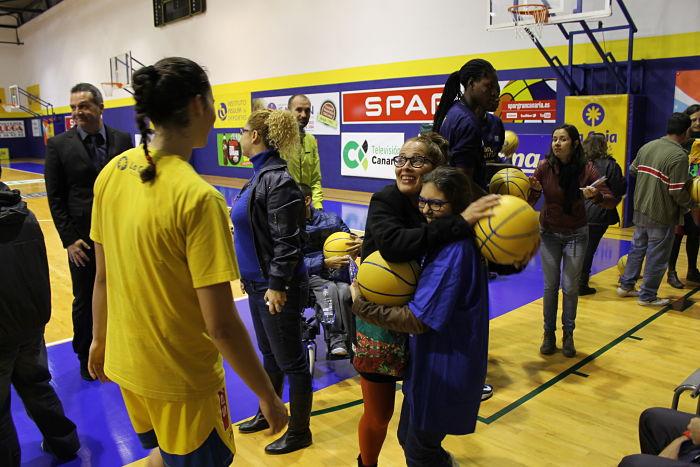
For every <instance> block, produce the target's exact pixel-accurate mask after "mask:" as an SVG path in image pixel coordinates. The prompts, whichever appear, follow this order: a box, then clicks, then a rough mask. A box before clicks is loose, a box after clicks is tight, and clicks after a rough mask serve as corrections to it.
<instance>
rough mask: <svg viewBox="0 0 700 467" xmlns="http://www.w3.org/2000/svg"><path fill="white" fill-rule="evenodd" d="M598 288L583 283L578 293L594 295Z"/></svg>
mask: <svg viewBox="0 0 700 467" xmlns="http://www.w3.org/2000/svg"><path fill="white" fill-rule="evenodd" d="M596 292H597V290H596V289H594V288H593V287H589V286H588V284H581V285H579V287H578V294H579V296H581V295H593V294H594V293H596Z"/></svg>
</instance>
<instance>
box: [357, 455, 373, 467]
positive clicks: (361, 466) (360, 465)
mask: <svg viewBox="0 0 700 467" xmlns="http://www.w3.org/2000/svg"><path fill="white" fill-rule="evenodd" d="M357 467H377V464H363V463H362V455H361V454H358V455H357Z"/></svg>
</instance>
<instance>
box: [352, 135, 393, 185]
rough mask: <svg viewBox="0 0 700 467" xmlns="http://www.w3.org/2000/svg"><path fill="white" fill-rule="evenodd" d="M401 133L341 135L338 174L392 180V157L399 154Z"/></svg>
mask: <svg viewBox="0 0 700 467" xmlns="http://www.w3.org/2000/svg"><path fill="white" fill-rule="evenodd" d="M403 141H404V134H403V133H343V134H342V136H341V142H340V147H341V150H340V158H341V164H340V174H341V175H344V176H348V177H368V178H383V179H387V180H393V179H394V178H396V175H395V174H394V161H393V158H394V157H395V156H397V155H398V154H399V152H401V146H402V145H403Z"/></svg>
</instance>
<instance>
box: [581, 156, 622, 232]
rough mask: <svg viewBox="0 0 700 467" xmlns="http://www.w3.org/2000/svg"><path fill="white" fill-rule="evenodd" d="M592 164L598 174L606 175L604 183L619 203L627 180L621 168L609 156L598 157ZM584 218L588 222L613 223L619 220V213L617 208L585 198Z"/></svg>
mask: <svg viewBox="0 0 700 467" xmlns="http://www.w3.org/2000/svg"><path fill="white" fill-rule="evenodd" d="M593 165H594V166H595V168H596V170H598V173H599V174H600V176H601V177H602V176H605V177H607V180H605V184H606V185H607V186H608V188H610V191H611V192H612V194H613V197H614V198H615V199H616V200H617V202H618V203H619V202H620V200H622V197H623V196H624V195H625V193H627V180H625V177H624V176H623V175H622V169H621V168H620V166H619V165H618V164H617V162H616V161H615V159H613V158H612V157H611V156H606V157H600V158H598V159H595V160H594V161H593ZM585 204H586V219H587V221H588V223H589V224H599V225H614V224H617V223H618V222H620V215H619V214H618V213H617V209H616V208H613V209H605V208H604V207H602V206H600V205H599V204H596V203H594V202H593V201H592V200H588V199H587V200H585Z"/></svg>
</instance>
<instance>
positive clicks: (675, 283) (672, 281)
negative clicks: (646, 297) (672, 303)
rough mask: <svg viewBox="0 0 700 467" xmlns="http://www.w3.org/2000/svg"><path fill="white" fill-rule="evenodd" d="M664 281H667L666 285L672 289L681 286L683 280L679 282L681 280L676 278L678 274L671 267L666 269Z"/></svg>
mask: <svg viewBox="0 0 700 467" xmlns="http://www.w3.org/2000/svg"><path fill="white" fill-rule="evenodd" d="M666 282H668V285H670V286H671V287H673V288H674V289H682V288H683V282H681V280H680V279H679V278H678V274H677V273H676V271H674V270H673V269H669V270H668V278H667V279H666Z"/></svg>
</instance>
